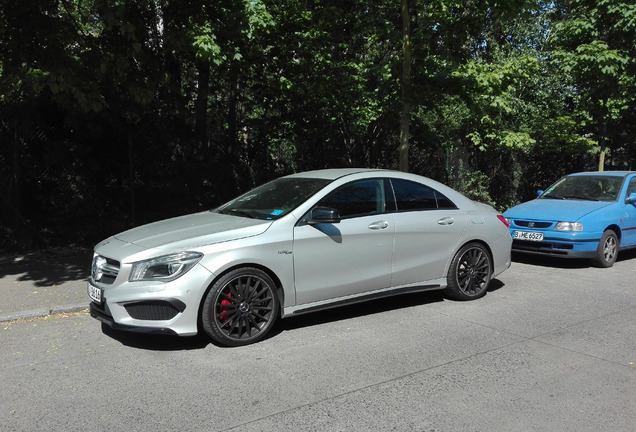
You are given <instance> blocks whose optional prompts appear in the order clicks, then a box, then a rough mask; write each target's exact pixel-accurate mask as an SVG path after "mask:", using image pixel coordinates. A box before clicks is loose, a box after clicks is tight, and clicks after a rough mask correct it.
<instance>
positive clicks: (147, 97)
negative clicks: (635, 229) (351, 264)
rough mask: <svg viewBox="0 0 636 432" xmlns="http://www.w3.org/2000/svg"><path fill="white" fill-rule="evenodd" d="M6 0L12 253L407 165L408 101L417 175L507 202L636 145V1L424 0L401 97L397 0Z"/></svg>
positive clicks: (4, 161) (622, 158)
mask: <svg viewBox="0 0 636 432" xmlns="http://www.w3.org/2000/svg"><path fill="white" fill-rule="evenodd" d="M0 2H1V3H0V182H1V184H3V185H4V186H5V187H4V188H3V190H2V191H1V192H0V227H2V228H1V229H0V237H2V239H3V240H4V239H10V240H7V241H3V244H11V245H13V246H15V247H18V245H20V244H23V243H24V244H26V245H29V244H30V243H34V244H40V245H46V244H48V243H50V242H61V241H68V240H69V238H71V239H72V240H71V241H74V242H86V243H90V242H92V241H97V240H99V239H100V238H101V237H103V236H105V235H108V234H112V233H113V232H115V231H118V230H120V229H123V228H125V227H128V226H130V225H135V224H139V223H142V222H145V221H149V220H153V219H158V218H161V217H166V216H172V215H176V214H182V213H186V212H189V211H194V210H199V209H203V208H209V207H213V206H215V205H218V204H220V203H221V202H223V201H224V200H226V199H229V198H230V197H231V196H233V195H235V194H236V193H238V192H240V191H243V190H245V189H247V188H248V187H251V186H253V185H255V184H257V183H262V182H264V181H266V180H269V179H271V178H273V177H276V176H278V175H282V174H287V173H290V172H294V171H300V170H307V169H314V168H322V167H336V166H370V167H386V168H396V167H397V166H398V146H399V137H400V135H399V133H400V113H401V107H402V104H401V103H402V101H403V100H405V101H406V99H408V101H407V102H408V103H409V104H410V111H409V112H408V114H409V117H408V120H409V131H410V133H409V136H408V140H409V166H410V169H411V171H414V172H417V173H420V174H424V175H427V176H429V177H433V178H436V179H438V180H441V181H443V182H446V183H448V184H450V185H451V186H454V187H456V188H457V189H459V190H460V191H462V192H464V193H466V194H467V195H469V196H470V197H472V198H474V199H477V200H479V201H483V202H488V203H491V204H493V205H495V206H496V207H497V208H499V209H501V210H503V209H504V208H505V207H506V206H508V205H512V204H514V203H516V202H519V201H522V200H525V199H529V198H532V197H533V196H534V192H535V191H536V189H538V188H542V187H545V186H547V184H549V183H551V182H552V181H554V180H555V179H556V178H558V177H559V176H560V175H562V174H565V173H567V172H571V171H575V170H587V169H595V168H596V166H597V162H596V161H595V159H596V158H599V157H601V155H606V156H607V159H606V162H605V163H606V165H607V167H608V168H621V169H622V168H625V169H630V168H632V169H633V160H634V159H635V158H636V126H635V125H636V110H635V109H634V107H635V106H636V100H635V98H636V96H635V95H636V60H635V59H636V45H634V34H636V5H634V4H633V2H628V1H620V0H600V1H592V0H562V1H557V2H545V1H540V0H536V1H533V0H523V1H518V0H505V1H501V0H498V1H491V0H485V1H479V2H476V1H450V0H436V1H423V0H410V1H409V2H408V3H407V5H408V10H409V16H410V18H411V23H410V24H411V38H410V41H411V55H412V57H411V63H410V71H411V90H410V92H409V93H408V94H406V95H404V96H403V95H402V94H401V92H400V79H401V78H400V77H401V71H402V67H403V65H402V60H403V51H402V22H401V9H400V4H399V2H397V3H396V2H395V1H388V0H378V1H373V2H369V1H366V0H320V1H314V0H282V1H281V0H214V1H212V0H205V1H195V0H180V1H168V0H127V1H123V0H26V1H25V0H0ZM601 150H602V151H601ZM555 160H556V161H559V163H558V164H556V163H555V162H554V161H555ZM18 234H19V238H20V239H23V238H24V239H27V240H26V241H21V240H18Z"/></svg>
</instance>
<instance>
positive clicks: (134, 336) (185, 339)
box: [102, 324, 211, 351]
mask: <svg viewBox="0 0 636 432" xmlns="http://www.w3.org/2000/svg"><path fill="white" fill-rule="evenodd" d="M102 333H104V334H105V335H106V336H108V337H110V338H112V339H114V340H116V341H118V342H119V343H121V344H122V345H125V346H127V347H130V348H138V349H143V350H148V351H188V350H196V349H203V348H205V347H206V346H208V345H209V344H211V341H210V339H209V338H208V337H206V336H205V335H204V334H198V335H196V336H173V335H161V334H146V333H134V332H127V331H121V330H114V329H112V328H111V327H110V326H108V325H107V324H102Z"/></svg>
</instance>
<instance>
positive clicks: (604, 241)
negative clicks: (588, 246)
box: [592, 229, 618, 268]
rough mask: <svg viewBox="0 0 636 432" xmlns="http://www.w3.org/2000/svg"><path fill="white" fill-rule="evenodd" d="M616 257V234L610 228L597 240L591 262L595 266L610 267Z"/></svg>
mask: <svg viewBox="0 0 636 432" xmlns="http://www.w3.org/2000/svg"><path fill="white" fill-rule="evenodd" d="M617 257H618V236H617V235H616V233H615V232H614V231H612V230H611V229H608V230H606V231H605V232H604V233H603V236H602V237H601V241H599V242H598V247H597V248H596V256H595V257H594V258H593V259H592V263H593V264H594V265H595V266H596V267H603V268H607V267H611V266H613V265H614V263H615V262H616V258H617Z"/></svg>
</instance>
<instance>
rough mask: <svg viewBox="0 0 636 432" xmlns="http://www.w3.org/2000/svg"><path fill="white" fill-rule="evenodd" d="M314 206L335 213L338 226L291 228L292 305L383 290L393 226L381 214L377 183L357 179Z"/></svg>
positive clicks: (303, 224) (387, 215)
mask: <svg viewBox="0 0 636 432" xmlns="http://www.w3.org/2000/svg"><path fill="white" fill-rule="evenodd" d="M317 207H328V208H333V209H337V210H338V212H339V213H340V216H341V221H340V222H339V223H321V224H309V223H307V220H306V219H305V220H301V221H300V222H299V223H298V224H297V225H296V227H295V228H294V250H293V256H294V278H295V286H296V303H297V304H305V303H310V302H315V301H320V300H325V299H331V298H338V297H343V296H348V295H355V294H359V293H362V292H367V291H373V290H376V289H381V288H388V287H389V286H390V285H391V262H392V254H393V235H394V232H395V227H394V223H393V215H392V214H391V213H388V212H386V201H385V186H384V181H383V180H382V179H365V180H357V181H353V182H351V183H348V184H345V185H343V186H341V187H339V188H338V189H336V190H334V191H333V192H331V193H329V194H328V195H327V196H325V197H324V198H322V199H321V200H320V201H319V202H318V204H317Z"/></svg>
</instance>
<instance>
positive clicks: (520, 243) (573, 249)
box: [510, 228, 600, 258]
mask: <svg viewBox="0 0 636 432" xmlns="http://www.w3.org/2000/svg"><path fill="white" fill-rule="evenodd" d="M515 231H516V229H513V230H511V231H510V234H511V235H512V237H513V240H512V251H513V252H521V253H531V254H539V255H551V256H558V257H562V258H593V257H594V256H595V255H596V250H597V248H598V243H599V241H600V236H598V237H597V236H596V235H591V236H590V235H589V234H585V233H568V232H563V233H555V232H545V231H538V230H537V231H534V230H529V229H527V228H524V229H520V230H519V231H526V232H528V231H530V232H541V233H543V234H544V237H543V240H542V241H529V240H518V239H514V235H515Z"/></svg>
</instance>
